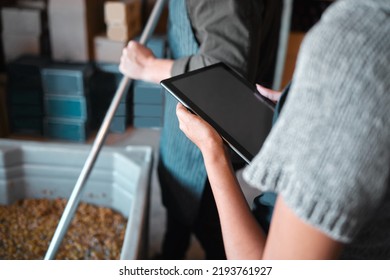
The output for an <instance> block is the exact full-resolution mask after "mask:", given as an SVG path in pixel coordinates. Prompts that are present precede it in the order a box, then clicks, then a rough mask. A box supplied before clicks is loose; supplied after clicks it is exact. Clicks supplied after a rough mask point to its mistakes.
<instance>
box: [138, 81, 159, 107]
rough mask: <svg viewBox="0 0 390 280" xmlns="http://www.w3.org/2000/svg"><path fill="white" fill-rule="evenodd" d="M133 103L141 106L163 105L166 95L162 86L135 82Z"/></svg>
mask: <svg viewBox="0 0 390 280" xmlns="http://www.w3.org/2000/svg"><path fill="white" fill-rule="evenodd" d="M133 102H134V103H141V104H163V103H164V95H163V92H162V88H161V86H160V85H158V84H154V83H147V82H143V81H135V82H134V88H133Z"/></svg>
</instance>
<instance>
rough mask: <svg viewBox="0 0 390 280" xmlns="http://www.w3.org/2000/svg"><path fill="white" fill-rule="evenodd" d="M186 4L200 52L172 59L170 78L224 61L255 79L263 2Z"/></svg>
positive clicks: (209, 0)
mask: <svg viewBox="0 0 390 280" xmlns="http://www.w3.org/2000/svg"><path fill="white" fill-rule="evenodd" d="M186 3H187V11H188V14H189V17H190V20H191V25H192V28H193V31H194V34H195V36H196V39H197V41H198V43H199V46H200V49H199V52H198V53H197V54H194V55H192V56H188V57H183V58H180V59H177V60H175V62H174V64H173V68H172V71H171V73H172V75H173V76H175V75H178V74H182V73H184V72H187V71H191V70H195V69H197V68H201V67H204V66H207V65H211V64H214V63H217V62H220V61H223V62H225V63H227V64H228V65H230V66H231V67H232V68H234V69H235V70H237V71H238V72H240V73H241V74H243V75H244V76H246V77H247V78H248V79H250V80H254V78H255V75H256V70H257V69H256V68H257V63H253V61H257V59H258V55H259V53H258V49H259V45H260V38H259V36H257V33H258V30H257V29H259V27H260V22H261V16H262V10H263V6H262V1H252V0H250V1H242V0H187V1H186Z"/></svg>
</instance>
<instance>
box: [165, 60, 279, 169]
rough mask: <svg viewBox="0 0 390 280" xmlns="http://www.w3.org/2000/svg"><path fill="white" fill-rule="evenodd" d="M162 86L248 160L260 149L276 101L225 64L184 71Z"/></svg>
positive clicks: (167, 80)
mask: <svg viewBox="0 0 390 280" xmlns="http://www.w3.org/2000/svg"><path fill="white" fill-rule="evenodd" d="M161 85H162V87H163V88H165V89H166V91H167V92H169V93H170V94H172V95H173V96H174V97H175V98H176V99H177V100H178V101H179V102H181V103H182V104H183V105H184V106H185V107H187V108H188V109H190V110H191V111H192V112H194V113H195V114H197V115H199V116H200V117H202V118H203V119H204V120H205V121H207V122H208V123H209V124H210V125H211V126H212V127H214V129H215V130H216V131H217V132H218V133H219V134H220V135H221V137H222V138H223V139H224V141H225V142H227V143H228V144H229V146H230V147H231V148H232V149H233V150H234V151H235V152H236V153H237V154H238V155H240V156H241V157H242V158H243V159H244V160H245V161H246V162H247V163H249V162H250V161H251V160H252V159H253V157H254V156H255V155H256V154H257V153H258V152H259V150H260V148H261V145H262V144H263V142H264V140H265V138H266V136H267V132H268V131H267V132H264V127H268V129H269V128H270V125H271V124H270V120H271V118H272V114H273V109H274V106H275V104H274V103H273V102H272V101H270V100H269V99H267V98H265V97H264V96H262V95H261V94H260V93H259V92H258V91H257V90H256V87H255V85H252V84H251V83H249V82H248V81H247V80H246V79H244V78H243V77H242V76H241V75H239V74H238V73H237V72H235V71H234V70H232V69H231V68H229V67H228V66H227V65H226V64H224V63H217V64H213V65H211V66H207V67H204V68H201V69H198V70H195V71H191V72H187V73H185V74H182V75H178V76H175V77H172V78H169V79H166V80H163V81H161ZM267 115H268V117H266V118H265V116H267ZM270 116H271V117H270ZM267 122H268V123H267Z"/></svg>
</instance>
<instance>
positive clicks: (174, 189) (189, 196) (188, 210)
mask: <svg viewBox="0 0 390 280" xmlns="http://www.w3.org/2000/svg"><path fill="white" fill-rule="evenodd" d="M169 13H170V14H169V22H168V42H169V47H170V50H171V56H172V58H173V59H178V58H181V57H187V56H191V55H193V54H195V53H197V52H198V50H199V45H198V43H197V41H196V38H195V36H194V34H193V31H192V28H191V23H190V19H189V17H188V13H187V9H186V1H185V0H170V1H169ZM173 21H175V24H172V22H173ZM176 104H177V101H176V100H175V99H174V98H173V97H171V95H170V94H165V111H164V124H163V128H162V132H161V141H160V160H161V161H162V163H163V164H164V167H165V170H166V171H167V172H169V173H170V174H169V177H171V178H174V180H172V183H170V184H167V185H164V186H163V188H168V190H167V191H168V193H169V195H168V196H169V197H167V198H166V201H165V202H164V204H171V205H172V206H171V207H172V208H173V207H174V208H175V211H177V213H178V215H179V216H180V219H181V220H182V222H183V223H186V224H187V225H191V224H192V222H193V220H194V218H195V217H196V215H197V213H198V209H199V203H200V199H201V196H202V193H203V189H204V185H205V182H206V178H207V176H206V170H205V167H204V164H203V158H202V155H201V153H200V151H199V149H198V148H197V147H196V146H195V145H194V144H193V143H192V142H191V141H190V140H189V139H188V138H187V137H186V136H185V135H184V134H183V132H182V131H181V130H180V129H179V123H178V119H177V117H176ZM172 196H174V197H172ZM163 200H164V195H163Z"/></svg>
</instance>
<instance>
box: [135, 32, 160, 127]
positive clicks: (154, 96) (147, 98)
mask: <svg viewBox="0 0 390 280" xmlns="http://www.w3.org/2000/svg"><path fill="white" fill-rule="evenodd" d="M147 46H148V47H149V48H150V49H151V50H152V51H153V53H154V55H155V56H156V57H158V58H165V57H166V39H165V37H163V36H154V37H152V38H151V39H150V40H149V41H148V43H147ZM163 97H164V96H163V92H162V89H161V86H160V85H159V84H153V83H148V82H143V81H135V82H134V87H133V105H134V107H133V126H134V127H137V128H141V127H161V126H162V121H163V112H164V98H163Z"/></svg>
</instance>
